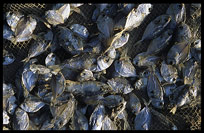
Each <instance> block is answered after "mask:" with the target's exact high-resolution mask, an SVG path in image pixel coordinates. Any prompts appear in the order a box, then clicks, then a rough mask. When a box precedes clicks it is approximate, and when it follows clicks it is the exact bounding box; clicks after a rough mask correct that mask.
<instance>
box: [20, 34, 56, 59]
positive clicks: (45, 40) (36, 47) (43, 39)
mask: <svg viewBox="0 0 204 133" xmlns="http://www.w3.org/2000/svg"><path fill="white" fill-rule="evenodd" d="M48 35H49V36H48ZM33 37H34V40H35V42H34V43H32V44H31V46H30V48H29V51H28V57H27V58H25V59H24V60H23V62H28V61H29V60H30V58H33V57H36V56H38V55H40V54H42V53H44V52H45V51H46V50H47V49H48V48H49V47H50V46H51V45H50V42H51V41H52V38H53V33H52V32H51V31H48V32H46V33H45V32H42V33H39V34H38V35H37V36H34V35H33Z"/></svg>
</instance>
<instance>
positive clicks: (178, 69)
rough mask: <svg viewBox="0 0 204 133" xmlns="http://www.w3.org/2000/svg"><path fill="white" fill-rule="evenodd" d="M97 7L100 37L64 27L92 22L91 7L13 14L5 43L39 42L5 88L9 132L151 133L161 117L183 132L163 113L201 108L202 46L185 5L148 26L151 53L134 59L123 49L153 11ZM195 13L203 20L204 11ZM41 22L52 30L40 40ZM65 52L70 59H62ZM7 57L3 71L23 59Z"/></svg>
mask: <svg viewBox="0 0 204 133" xmlns="http://www.w3.org/2000/svg"><path fill="white" fill-rule="evenodd" d="M89 5H90V6H95V7H96V8H95V10H94V12H93V15H92V18H91V19H92V22H93V24H96V27H97V28H98V34H96V35H95V34H92V32H91V31H90V30H88V28H87V27H86V26H85V25H82V24H77V23H74V24H72V25H71V26H65V25H64V24H65V23H66V22H68V21H69V17H70V15H71V14H72V13H73V11H74V12H76V13H78V14H80V15H81V16H83V17H84V18H85V19H87V18H86V16H85V15H84V13H83V12H82V11H81V10H80V8H79V7H80V6H83V4H56V5H54V6H53V8H52V9H50V10H47V11H46V12H45V14H44V16H35V15H28V16H26V15H23V14H21V13H19V12H17V13H16V12H14V13H12V12H7V13H5V18H4V19H5V22H6V23H4V25H3V38H4V39H7V40H9V41H11V42H12V43H13V44H14V45H15V44H16V43H18V42H24V41H28V40H29V39H32V40H33V43H32V44H31V45H30V48H29V51H28V55H27V57H26V58H25V59H24V60H22V62H23V65H22V66H21V69H19V70H18V71H17V73H16V80H15V84H13V85H12V84H11V83H5V82H4V83H3V125H4V128H5V129H10V130H151V129H153V127H152V126H153V124H152V123H154V121H153V120H154V119H156V120H158V121H160V122H161V123H162V124H163V125H164V126H166V127H167V128H168V129H169V130H177V129H178V127H177V125H176V124H174V122H173V121H172V119H171V118H168V117H167V116H164V114H162V113H161V112H160V111H161V110H162V109H164V108H166V109H169V112H171V113H173V114H175V113H176V110H177V109H179V108H184V107H187V106H193V105H191V103H192V101H198V102H199V100H200V99H199V98H200V95H201V93H200V91H201V40H200V38H195V37H194V36H193V34H195V33H192V31H191V30H190V28H189V26H188V25H187V24H185V20H186V7H185V4H170V6H169V8H168V9H167V10H166V13H165V14H162V15H160V16H157V17H156V18H155V19H154V20H152V22H150V23H149V24H148V25H147V26H146V29H145V30H144V33H143V36H142V38H141V39H140V40H139V41H138V42H136V44H135V45H137V46H142V45H144V44H148V47H147V50H146V51H144V52H142V53H139V54H137V55H136V56H135V57H134V58H133V59H132V58H131V57H129V56H128V50H127V49H124V47H123V46H124V45H125V44H127V42H128V40H129V38H130V32H131V31H132V30H133V29H135V28H137V27H139V26H140V25H141V24H142V23H143V21H144V20H145V18H146V17H147V16H148V15H151V11H152V9H153V8H154V7H153V5H152V4H138V5H136V4H89ZM192 7H193V9H194V10H191V14H192V15H193V17H194V18H195V19H196V17H199V15H198V14H197V13H196V12H198V11H199V10H201V7H200V6H199V5H194V4H192ZM195 7H196V8H195ZM195 14H196V15H197V16H196V15H195ZM121 15H122V16H121ZM38 23H43V24H44V25H45V26H46V31H43V32H40V33H37V34H34V33H35V32H34V30H35V29H36V28H37V26H36V25H37V24H38ZM61 48H62V49H64V50H65V51H66V54H68V55H70V58H67V59H65V60H61V59H60V58H59V57H58V55H57V54H56V51H57V50H59V49H61ZM165 51H166V52H165ZM44 54H46V55H47V56H46V57H45V58H44V57H42V55H44ZM3 57H4V62H3V65H8V66H9V64H12V63H13V62H14V61H15V55H13V54H12V53H10V52H9V51H7V50H4V51H3ZM37 57H42V58H43V59H45V60H44V63H39V61H38V59H37ZM135 91H140V92H141V94H142V95H146V96H147V99H146V98H145V97H143V96H142V95H140V94H138V93H135ZM153 117H155V118H154V119H153Z"/></svg>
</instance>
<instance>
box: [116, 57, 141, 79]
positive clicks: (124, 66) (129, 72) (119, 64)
mask: <svg viewBox="0 0 204 133" xmlns="http://www.w3.org/2000/svg"><path fill="white" fill-rule="evenodd" d="M114 67H115V71H116V72H118V73H119V74H120V75H121V76H123V77H136V76H137V74H136V69H135V67H134V66H133V64H132V63H131V60H130V59H129V58H126V57H125V58H120V59H119V60H118V61H117V60H116V61H115V63H114Z"/></svg>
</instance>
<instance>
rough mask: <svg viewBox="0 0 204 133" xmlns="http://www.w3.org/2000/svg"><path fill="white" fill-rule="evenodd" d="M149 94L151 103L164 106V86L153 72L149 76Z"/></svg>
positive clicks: (156, 106) (155, 105)
mask: <svg viewBox="0 0 204 133" xmlns="http://www.w3.org/2000/svg"><path fill="white" fill-rule="evenodd" d="M147 94H148V97H149V99H150V100H151V104H152V105H153V106H154V107H155V108H159V109H161V108H163V106H164V99H163V95H164V93H163V88H162V86H161V85H160V82H159V80H158V78H157V77H156V75H155V74H154V73H151V74H150V75H149V77H148V83H147Z"/></svg>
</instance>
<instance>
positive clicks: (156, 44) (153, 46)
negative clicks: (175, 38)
mask: <svg viewBox="0 0 204 133" xmlns="http://www.w3.org/2000/svg"><path fill="white" fill-rule="evenodd" d="M172 35H173V31H172V30H170V29H168V30H166V31H165V32H164V33H163V34H161V35H160V36H159V37H157V38H155V39H153V40H152V41H151V42H150V44H149V46H148V48H147V51H146V54H147V55H152V54H157V53H159V52H160V51H162V50H163V49H164V48H165V47H166V46H167V45H168V44H169V42H170V40H171V38H172Z"/></svg>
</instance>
